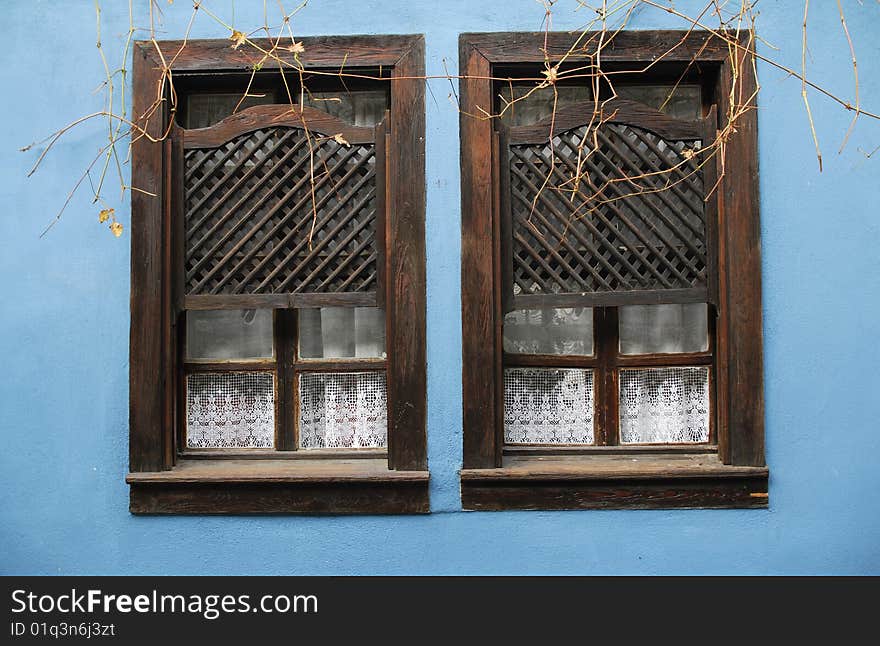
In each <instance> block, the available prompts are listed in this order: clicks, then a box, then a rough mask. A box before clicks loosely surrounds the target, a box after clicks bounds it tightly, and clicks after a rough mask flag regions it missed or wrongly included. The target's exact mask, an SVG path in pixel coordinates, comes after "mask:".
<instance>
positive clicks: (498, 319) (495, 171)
mask: <svg viewBox="0 0 880 646" xmlns="http://www.w3.org/2000/svg"><path fill="white" fill-rule="evenodd" d="M505 152H506V151H505ZM489 160H490V161H489V163H490V164H491V165H492V307H493V313H492V316H493V320H494V327H495V330H494V334H493V341H494V345H495V347H494V353H493V354H494V358H495V365H494V366H492V367H493V370H494V376H495V428H494V431H495V441H494V443H495V466H499V467H500V466H501V460H502V449H503V447H504V358H503V357H504V314H505V311H504V305H505V301H506V298H505V296H504V293H505V290H506V285H505V284H504V275H505V274H504V270H503V267H502V262H503V261H502V258H503V254H502V249H503V243H502V240H501V235H502V233H501V232H502V226H501V222H502V219H503V217H504V216H503V214H502V206H501V170H502V166H501V136H500V134H499V133H498V131H497V130H493V131H492V147H491V149H490V151H489ZM511 289H512V286H511Z"/></svg>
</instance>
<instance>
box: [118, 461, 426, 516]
mask: <svg viewBox="0 0 880 646" xmlns="http://www.w3.org/2000/svg"><path fill="white" fill-rule="evenodd" d="M428 477H429V476H428V472H427V471H391V470H389V469H388V466H387V461H386V460H383V459H363V458H360V459H357V458H355V459H336V460H334V459H316V460H305V459H303V460H271V459H262V460H205V459H198V460H181V461H180V462H178V464H177V465H176V466H175V467H174V468H173V469H171V470H169V471H155V472H136V473H129V474H128V476H127V477H126V479H125V481H126V482H127V483H128V484H129V485H130V486H131V491H130V504H129V510H130V511H131V513H133V514H293V513H301V514H414V513H427V512H428V511H429V505H428Z"/></svg>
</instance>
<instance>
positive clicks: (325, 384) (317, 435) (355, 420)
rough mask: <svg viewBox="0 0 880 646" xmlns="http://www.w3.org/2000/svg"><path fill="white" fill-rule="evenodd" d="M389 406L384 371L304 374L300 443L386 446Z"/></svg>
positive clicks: (306, 446) (312, 446) (303, 445)
mask: <svg viewBox="0 0 880 646" xmlns="http://www.w3.org/2000/svg"><path fill="white" fill-rule="evenodd" d="M387 409H388V400H387V394H386V391H385V373H384V372H347V373H303V374H300V376H299V446H300V448H303V449H323V448H328V449H329V448H380V447H384V446H385V444H386V440H387V436H388V422H387Z"/></svg>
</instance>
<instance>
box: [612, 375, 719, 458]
mask: <svg viewBox="0 0 880 646" xmlns="http://www.w3.org/2000/svg"><path fill="white" fill-rule="evenodd" d="M708 441H709V369H708V368H641V369H638V370H621V371H620V442H621V444H657V443H661V444H680V443H688V442H708Z"/></svg>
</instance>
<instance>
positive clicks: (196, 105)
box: [185, 92, 275, 128]
mask: <svg viewBox="0 0 880 646" xmlns="http://www.w3.org/2000/svg"><path fill="white" fill-rule="evenodd" d="M243 94H244V93H243V92H224V93H204V94H190V95H189V97H188V98H187V104H186V126H185V127H187V128H207V127H208V126H213V125H214V124H215V123H217V122H218V121H222V120H223V119H225V118H226V117H228V116H229V115H230V114H232V113H233V111H234V110H235V106H238V102H239V101H241V105H240V106H238V111H239V112H241V111H242V110H244V109H245V108H250V107H252V106H255V105H265V104H267V103H275V95H274V94H273V93H272V92H266V93H265V94H263V93H262V92H260V93H257V92H254V93H253V94H249V95H248V96H246V97H244V100H242V98H241V97H242V95H243ZM259 95H262V96H259Z"/></svg>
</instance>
